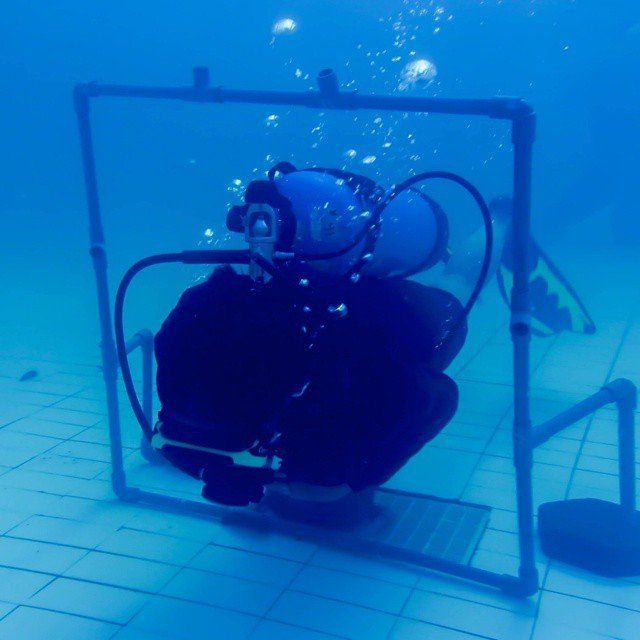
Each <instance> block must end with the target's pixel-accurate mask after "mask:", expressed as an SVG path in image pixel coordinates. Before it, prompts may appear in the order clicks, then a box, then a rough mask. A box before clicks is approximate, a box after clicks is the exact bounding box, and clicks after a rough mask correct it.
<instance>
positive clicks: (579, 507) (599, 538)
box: [538, 498, 640, 578]
mask: <svg viewBox="0 0 640 640" xmlns="http://www.w3.org/2000/svg"><path fill="white" fill-rule="evenodd" d="M538 533H539V534H540V542H541V544H542V550H543V551H544V552H545V553H546V554H547V555H548V556H549V557H551V558H555V559H557V560H561V561H562V562H566V563H568V564H572V565H575V566H577V567H580V568H581V569H586V570H588V571H593V572H594V573H599V574H600V575H603V576H609V577H613V578H621V577H625V576H634V575H638V574H640V511H629V510H625V509H623V508H622V507H621V506H620V505H619V504H616V503H615V502H607V501H605V500H597V499H595V498H583V499H576V500H562V501H559V502H547V503H545V504H542V505H540V508H539V510H538Z"/></svg>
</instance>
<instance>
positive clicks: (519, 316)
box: [511, 109, 538, 593]
mask: <svg viewBox="0 0 640 640" xmlns="http://www.w3.org/2000/svg"><path fill="white" fill-rule="evenodd" d="M534 137H535V115H534V113H533V112H532V111H530V110H529V109H527V110H525V111H520V112H518V113H517V114H516V115H515V117H514V119H513V124H512V138H513V145H514V169H513V203H514V210H513V224H512V234H513V289H512V292H511V337H512V341H513V385H514V420H513V458H514V465H515V470H516V497H517V505H518V535H519V542H520V568H519V576H520V580H521V582H522V588H523V590H524V591H526V592H530V593H533V592H535V591H536V590H537V588H538V571H537V569H536V564H535V546H534V538H535V534H534V528H533V486H532V475H531V472H532V466H533V438H532V425H531V415H530V408H529V383H530V380H529V375H530V362H529V360H530V358H529V346H530V340H531V326H530V325H531V320H530V300H529V265H528V248H529V239H530V232H531V230H530V226H531V164H532V151H533V140H534Z"/></svg>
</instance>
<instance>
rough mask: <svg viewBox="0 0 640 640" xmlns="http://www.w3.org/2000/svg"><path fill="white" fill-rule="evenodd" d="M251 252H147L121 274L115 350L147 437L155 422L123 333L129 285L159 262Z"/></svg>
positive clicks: (208, 260)
mask: <svg viewBox="0 0 640 640" xmlns="http://www.w3.org/2000/svg"><path fill="white" fill-rule="evenodd" d="M250 259H251V253H250V252H249V251H248V250H238V251H233V250H231V251H224V250H206V249H205V250H201V251H181V252H178V253H160V254H157V255H154V256H148V257H146V258H143V259H142V260H139V261H138V262H136V263H135V264H134V265H133V266H131V267H130V268H129V269H128V270H127V272H126V273H125V274H124V276H123V277H122V280H121V281H120V284H119V286H118V291H117V292H116V299H115V305H114V322H113V324H114V333H115V340H116V350H117V352H118V361H119V364H120V371H121V373H122V381H123V382H124V388H125V390H126V392H127V397H128V398H129V402H130V403H131V408H132V409H133V413H134V415H135V417H136V420H137V421H138V423H139V424H140V427H141V428H142V432H143V433H144V436H145V437H146V438H147V440H149V441H151V438H152V436H153V425H151V424H150V422H149V420H147V416H145V414H144V410H143V408H142V405H141V404H140V400H139V399H138V394H137V393H136V388H135V385H134V383H133V378H132V376H131V368H130V367H129V358H128V354H127V344H126V341H125V336H124V302H125V298H126V295H127V289H128V288H129V285H130V284H131V281H132V280H133V279H134V278H135V277H136V276H137V275H138V274H139V273H140V272H141V271H143V270H144V269H147V268H148V267H151V266H153V265H157V264H169V263H181V264H249V262H250Z"/></svg>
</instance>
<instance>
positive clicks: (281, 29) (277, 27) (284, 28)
mask: <svg viewBox="0 0 640 640" xmlns="http://www.w3.org/2000/svg"><path fill="white" fill-rule="evenodd" d="M297 29H298V24H297V22H296V21H295V20H294V19H293V18H280V20H276V21H275V22H274V23H273V27H271V33H273V35H274V36H288V35H291V34H292V33H295V32H296V31H297Z"/></svg>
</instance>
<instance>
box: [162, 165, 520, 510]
mask: <svg viewBox="0 0 640 640" xmlns="http://www.w3.org/2000/svg"><path fill="white" fill-rule="evenodd" d="M279 168H280V170H282V172H283V175H284V177H283V178H278V177H277V176H276V175H274V174H272V175H271V176H270V180H269V181H255V182H253V183H251V184H250V185H249V187H248V188H247V192H246V194H245V200H246V204H245V205H243V206H242V207H235V208H233V209H232V210H231V212H230V214H229V217H228V221H227V223H228V226H229V228H230V229H231V230H233V231H238V232H244V233H245V237H246V238H249V241H250V242H251V241H252V240H251V237H253V236H251V233H253V232H254V231H256V230H257V233H258V235H257V236H256V238H257V240H256V244H255V251H256V252H259V251H262V250H263V249H264V246H265V240H269V241H270V242H273V246H272V247H271V251H272V253H273V252H274V251H279V252H281V254H282V255H289V254H291V255H294V254H295V255H296V256H298V257H300V256H302V259H298V260H297V261H295V262H293V263H292V265H289V266H288V267H286V268H284V269H282V270H281V271H274V272H273V273H272V277H265V274H264V273H261V274H259V275H258V276H256V274H255V273H250V274H249V275H245V274H241V273H238V272H237V271H235V270H233V269H232V268H231V267H223V268H218V269H216V270H215V271H214V272H213V274H212V275H211V276H210V278H209V279H208V280H207V281H206V282H204V283H203V284H200V285H198V286H195V287H192V288H190V289H189V290H187V291H186V292H185V293H184V294H183V296H182V298H181V299H180V301H179V302H178V304H177V306H176V308H175V309H174V310H173V311H172V312H171V314H170V315H169V317H168V318H167V319H166V320H165V322H164V324H163V326H162V328H161V329H160V331H159V332H158V334H157V336H156V340H155V353H156V358H157V363H158V374H157V384H158V393H159V396H160V399H161V402H162V409H161V411H160V414H159V422H158V424H157V425H156V428H155V431H154V436H153V441H152V443H153V445H154V446H155V447H156V448H157V449H159V450H161V452H162V454H163V455H164V456H165V457H167V458H168V459H169V460H170V461H171V462H172V463H173V464H175V465H176V466H178V467H179V468H181V469H183V470H184V471H186V472H187V473H189V474H191V475H192V476H194V477H196V478H199V479H202V480H203V481H204V490H203V495H204V496H205V497H206V498H209V499H211V500H214V501H217V502H222V503H225V504H233V505H246V504H248V503H251V502H258V501H260V500H261V499H262V498H263V496H264V495H265V491H266V493H267V495H268V499H269V501H270V503H271V504H272V505H275V506H276V507H278V508H282V502H283V499H282V496H285V497H290V498H295V499H297V500H303V501H313V502H314V504H316V505H317V503H319V502H329V503H334V504H336V503H339V502H342V503H345V504H347V505H348V506H347V507H346V511H347V512H349V511H351V510H353V504H352V501H351V500H350V497H351V496H353V495H354V494H356V495H362V494H363V493H365V492H366V490H367V489H369V488H372V487H376V486H379V485H381V484H383V483H384V482H386V481H387V480H388V479H389V478H390V477H391V476H392V475H394V474H395V473H396V472H397V471H398V470H399V469H400V468H401V467H402V466H403V465H404V464H405V463H406V462H407V461H408V460H409V458H411V457H412V456H413V455H415V454H416V453H417V452H418V451H419V450H420V449H421V448H422V447H423V446H424V445H425V444H426V443H427V442H429V441H430V440H432V439H433V438H434V437H435V436H436V435H437V434H438V433H439V432H440V431H441V430H442V429H443V428H444V426H445V425H446V424H447V423H448V422H449V421H450V420H451V419H452V417H453V416H454V414H455V412H456V409H457V404H458V389H457V386H456V384H455V382H454V381H453V380H452V379H451V378H450V377H448V376H447V375H446V374H445V373H444V371H445V370H446V368H447V367H448V366H449V365H450V364H451V362H452V361H453V359H454V358H455V357H456V355H457V354H458V353H459V351H460V349H461V348H462V346H463V344H464V341H465V337H466V333H467V328H466V318H467V315H468V312H469V309H470V308H471V306H472V302H471V299H472V298H473V296H474V295H475V296H476V297H477V294H478V293H479V290H480V288H481V287H482V285H483V284H484V282H485V281H486V278H487V275H488V274H490V273H491V272H495V269H496V268H497V263H499V262H500V256H501V255H502V256H503V258H504V254H503V251H502V240H504V233H503V234H502V236H499V237H501V238H502V240H501V241H500V242H499V243H498V245H496V246H493V235H492V234H491V224H490V216H491V213H490V211H489V209H488V208H487V207H486V205H484V209H483V217H484V218H485V222H486V220H487V219H489V222H488V223H486V224H487V225H488V226H489V231H487V240H488V241H487V246H486V251H485V255H484V259H483V263H482V264H483V267H482V270H481V271H482V273H481V276H480V277H478V278H477V285H476V288H475V289H474V292H473V294H472V296H471V298H470V300H469V301H468V302H467V304H466V305H464V306H463V305H462V303H461V302H460V301H459V300H458V299H457V297H456V296H454V295H453V294H452V293H449V292H448V291H445V290H444V288H445V287H444V285H443V286H425V285H423V284H419V283H417V282H414V281H411V280H408V279H406V277H405V276H408V275H412V274H414V273H418V272H420V271H421V270H422V269H425V268H430V267H432V266H433V265H435V264H437V263H444V262H446V263H447V264H446V267H445V269H444V276H445V280H446V279H449V278H451V277H452V275H453V274H456V275H458V276H460V275H462V276H465V275H466V277H467V280H472V279H473V277H472V271H473V269H474V266H473V264H474V263H475V264H477V258H476V259H472V260H469V258H470V257H471V258H473V254H474V253H477V252H475V251H472V250H471V249H470V248H468V247H467V249H466V250H465V251H464V252H462V256H463V258H464V259H463V260H462V261H458V262H457V263H456V262H455V260H453V259H451V260H450V256H449V250H448V223H447V220H446V217H445V216H444V213H443V212H442V210H441V209H440V207H439V206H438V205H437V203H435V202H434V201H432V200H431V199H430V198H428V197H427V196H425V195H424V194H423V193H422V192H420V191H417V190H415V189H413V188H411V189H407V188H405V189H402V190H400V191H398V192H397V193H396V194H395V196H394V199H391V198H390V197H388V196H386V198H387V200H386V201H383V199H384V197H385V196H383V195H381V193H380V190H379V188H378V187H377V185H375V184H374V183H373V182H372V181H370V180H368V179H366V178H363V177H361V176H356V175H353V174H347V173H344V172H338V171H335V170H302V171H297V170H296V169H295V168H293V167H291V165H286V164H285V165H284V166H283V165H279ZM381 201H383V206H382V208H381V207H379V206H378V203H379V202H381ZM503 205H504V206H503ZM481 208H482V207H481ZM501 208H506V210H508V211H507V213H505V214H504V216H503V217H504V218H505V219H508V218H509V216H510V213H509V212H510V203H509V202H508V200H504V199H501V200H497V201H496V202H495V203H494V207H493V211H494V213H493V216H494V218H495V219H496V220H498V217H499V215H502V214H501V211H502V209H501ZM372 210H373V211H377V212H378V213H379V212H380V210H381V211H382V213H381V214H380V213H379V215H378V217H379V219H374V220H373V222H371V211H372ZM268 211H271V214H269V215H271V217H269V215H267V213H265V212H268ZM374 218H375V215H374ZM253 225H255V226H253ZM405 225H406V227H408V231H409V234H408V233H407V228H405ZM503 226H504V225H503ZM276 228H277V233H273V232H274V230H276ZM380 229H381V230H382V231H381V233H380V232H379V231H380ZM415 229H419V230H420V233H419V234H416V233H414V234H413V235H411V232H412V230H415ZM371 230H373V232H372V233H371V234H370V235H371V237H368V235H367V234H369V232H370V231H371ZM250 236H251V237H250ZM476 244H478V243H476ZM492 248H493V251H492ZM261 255H262V254H261ZM267 255H270V254H267ZM274 255H275V254H274ZM496 256H497V258H496ZM272 257H273V256H272ZM496 260H497V261H496ZM267 262H268V260H267ZM492 265H493V267H492ZM507 266H508V265H507ZM463 280H464V277H463ZM314 509H315V510H317V506H316V507H314Z"/></svg>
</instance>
